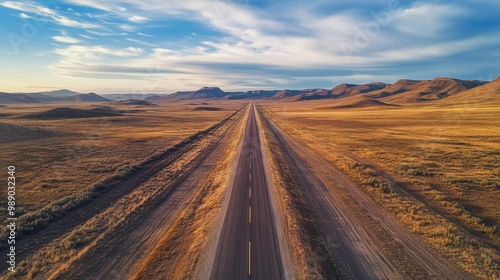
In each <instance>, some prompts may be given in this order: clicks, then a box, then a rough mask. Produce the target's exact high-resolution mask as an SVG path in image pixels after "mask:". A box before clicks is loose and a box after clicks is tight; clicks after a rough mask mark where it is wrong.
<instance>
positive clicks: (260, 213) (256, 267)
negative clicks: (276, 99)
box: [211, 106, 283, 280]
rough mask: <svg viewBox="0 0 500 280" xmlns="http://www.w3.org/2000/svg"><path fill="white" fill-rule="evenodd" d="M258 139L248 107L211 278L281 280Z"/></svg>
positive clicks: (255, 124)
mask: <svg viewBox="0 0 500 280" xmlns="http://www.w3.org/2000/svg"><path fill="white" fill-rule="evenodd" d="M260 142H261V139H260V136H259V127H258V125H257V121H256V118H255V108H254V106H251V108H250V111H249V115H248V120H247V124H246V128H245V135H244V137H243V145H242V151H241V153H240V156H239V158H238V161H237V167H236V168H237V171H236V172H237V173H236V176H235V177H234V181H233V182H232V184H233V185H232V188H231V195H230V198H229V204H228V208H227V212H226V216H225V218H224V224H223V226H222V231H221V236H220V239H219V247H218V250H217V255H216V263H215V267H214V268H213V270H212V276H211V278H212V279H223V280H224V279H264V280H265V279H282V278H283V269H282V265H281V260H280V257H279V250H278V249H279V248H278V242H277V238H276V230H275V227H274V221H273V216H272V211H271V206H270V199H269V189H268V187H269V186H268V185H267V181H266V177H265V173H264V164H263V160H262V150H261V145H260V144H261V143H260Z"/></svg>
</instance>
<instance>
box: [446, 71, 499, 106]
mask: <svg viewBox="0 0 500 280" xmlns="http://www.w3.org/2000/svg"><path fill="white" fill-rule="evenodd" d="M483 83H484V82H483ZM482 102H488V103H500V77H498V78H497V79H496V80H494V81H491V82H489V83H484V84H482V85H480V86H477V87H474V88H471V89H468V90H465V91H461V92H458V93H456V94H454V95H452V96H450V97H448V98H446V99H444V100H441V101H440V103H449V104H460V103H466V104H474V103H482Z"/></svg>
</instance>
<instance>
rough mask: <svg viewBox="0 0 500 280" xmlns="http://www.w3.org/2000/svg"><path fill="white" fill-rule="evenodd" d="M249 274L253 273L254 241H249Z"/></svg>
mask: <svg viewBox="0 0 500 280" xmlns="http://www.w3.org/2000/svg"><path fill="white" fill-rule="evenodd" d="M248 275H252V242H250V241H248Z"/></svg>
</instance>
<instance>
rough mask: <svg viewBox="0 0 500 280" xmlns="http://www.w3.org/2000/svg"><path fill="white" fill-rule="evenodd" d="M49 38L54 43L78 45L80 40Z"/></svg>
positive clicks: (62, 37)
mask: <svg viewBox="0 0 500 280" xmlns="http://www.w3.org/2000/svg"><path fill="white" fill-rule="evenodd" d="M51 38H52V39H53V40H54V41H56V42H60V43H66V44H78V43H80V42H81V41H80V40H78V39H76V38H73V37H70V36H52V37H51Z"/></svg>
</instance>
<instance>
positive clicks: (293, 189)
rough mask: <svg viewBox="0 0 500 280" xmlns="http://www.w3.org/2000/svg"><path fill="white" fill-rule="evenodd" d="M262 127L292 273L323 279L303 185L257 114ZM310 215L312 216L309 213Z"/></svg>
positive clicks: (304, 277) (303, 277) (302, 277)
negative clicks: (290, 257) (295, 179)
mask: <svg viewBox="0 0 500 280" xmlns="http://www.w3.org/2000/svg"><path fill="white" fill-rule="evenodd" d="M257 121H258V125H259V127H260V128H261V129H262V131H261V133H262V135H263V138H262V141H263V143H264V146H265V148H266V151H265V152H266V154H267V155H268V158H269V165H270V166H269V167H270V168H269V170H272V172H271V174H270V175H271V181H272V183H273V185H274V186H275V190H276V192H277V196H278V203H280V205H279V209H281V210H282V213H279V214H282V215H283V216H284V227H285V228H284V229H282V230H284V231H285V237H286V240H285V242H286V246H288V247H289V248H290V251H291V252H293V253H292V254H291V256H292V260H291V261H292V264H293V267H294V269H295V271H294V272H293V273H294V274H295V275H296V277H298V279H306V278H310V279H320V278H322V271H321V267H320V265H319V263H320V261H319V259H318V256H317V254H316V253H317V250H318V249H317V248H314V246H313V244H311V241H312V240H311V238H309V234H310V233H308V232H306V231H307V229H306V228H307V227H308V228H309V229H311V228H313V227H314V225H312V224H311V223H312V221H313V220H312V219H311V217H310V213H309V212H310V210H308V205H307V202H306V200H305V198H304V195H303V194H302V193H301V191H300V188H298V187H297V186H296V185H295V184H294V179H293V176H294V175H293V174H292V171H291V170H290V168H289V167H288V165H287V164H286V160H285V159H284V156H283V154H282V152H281V148H280V145H279V143H278V142H277V141H276V139H275V137H274V136H273V135H272V132H271V131H270V130H269V127H268V126H267V124H265V123H264V122H263V121H262V119H261V117H260V115H259V114H257ZM308 214H309V215H308Z"/></svg>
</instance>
